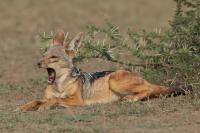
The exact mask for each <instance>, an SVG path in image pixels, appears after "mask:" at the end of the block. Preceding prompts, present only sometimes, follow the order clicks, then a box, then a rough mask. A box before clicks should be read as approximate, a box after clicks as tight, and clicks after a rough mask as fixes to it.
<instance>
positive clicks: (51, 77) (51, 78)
mask: <svg viewBox="0 0 200 133" xmlns="http://www.w3.org/2000/svg"><path fill="white" fill-rule="evenodd" d="M47 72H48V84H53V83H54V81H55V78H56V72H55V70H54V69H52V68H47Z"/></svg>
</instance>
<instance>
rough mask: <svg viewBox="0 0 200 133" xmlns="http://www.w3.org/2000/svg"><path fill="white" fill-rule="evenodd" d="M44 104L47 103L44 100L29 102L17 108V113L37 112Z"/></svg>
mask: <svg viewBox="0 0 200 133" xmlns="http://www.w3.org/2000/svg"><path fill="white" fill-rule="evenodd" d="M44 103H45V101H43V100H34V101H31V102H28V103H26V104H24V105H22V106H19V107H17V109H15V111H31V110H37V109H38V108H39V107H40V106H41V105H42V104H44Z"/></svg>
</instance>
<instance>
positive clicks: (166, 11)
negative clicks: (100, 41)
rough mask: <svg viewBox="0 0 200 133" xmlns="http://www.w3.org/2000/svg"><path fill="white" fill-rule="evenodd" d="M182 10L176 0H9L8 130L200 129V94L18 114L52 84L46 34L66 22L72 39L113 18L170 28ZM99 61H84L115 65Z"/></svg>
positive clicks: (1, 80)
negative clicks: (43, 46)
mask: <svg viewBox="0 0 200 133" xmlns="http://www.w3.org/2000/svg"><path fill="white" fill-rule="evenodd" d="M174 10H175V3H174V2H173V1H172V0H165V1H164V0H151V1H150V0H124V1H122V0H84V1H83V0H73V1H72V0H59V1H58V0H40V1H36V0H35V1H33V0H2V1H1V2H0V62H1V65H0V132H1V133H7V132H16V133H20V132H29V133H32V132H33V133H35V132H42V133H44V132H50V133H51V132H52V133H55V132H59V133H65V132H77V133H80V132H84V133H89V132H100V133H101V132H102V133H104V132H113V133H122V132H123V133H129V132H130V133H142V132H155V133H160V132H163V133H165V132H166V133H167V132H175V133H178V132H182V133H197V132H199V130H200V115H199V114H200V101H199V100H198V99H195V98H194V97H193V96H180V97H176V98H165V97H161V98H157V99H152V100H147V101H141V102H137V103H127V102H122V103H112V104H108V105H95V106H89V107H73V108H67V109H63V108H54V109H51V110H48V111H44V112H28V113H20V112H13V110H14V109H15V108H16V107H17V105H19V104H22V103H24V102H27V101H29V100H32V99H35V98H40V97H41V96H42V93H41V92H42V91H43V89H44V87H45V84H46V79H45V77H46V71H45V70H40V69H38V68H37V67H36V66H35V64H36V61H37V60H38V59H39V57H40V56H41V52H40V50H39V49H40V40H39V37H38V35H39V33H42V32H51V31H55V30H56V29H60V28H63V29H64V30H66V31H68V32H70V37H72V36H73V35H75V34H76V33H77V32H79V31H84V27H85V26H86V25H89V24H96V25H101V24H102V23H103V22H104V20H105V19H109V20H110V21H111V22H114V23H115V24H117V25H119V27H120V29H121V30H122V32H125V31H126V30H127V29H128V28H131V29H134V30H137V31H138V30H141V29H146V30H149V31H152V30H155V28H162V29H163V30H164V29H167V28H168V20H170V19H171V18H172V16H173V12H174ZM91 62H95V65H92V66H90V65H88V64H89V62H84V63H81V64H80V67H81V68H82V69H83V70H87V71H89V70H100V69H109V68H111V66H112V67H113V64H112V63H110V62H105V61H102V60H92V61H91ZM93 64H94V63H93ZM102 64H104V65H103V67H100V66H102ZM119 67H120V66H117V65H116V66H115V68H119Z"/></svg>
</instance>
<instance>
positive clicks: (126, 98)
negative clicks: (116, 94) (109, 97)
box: [122, 96, 138, 102]
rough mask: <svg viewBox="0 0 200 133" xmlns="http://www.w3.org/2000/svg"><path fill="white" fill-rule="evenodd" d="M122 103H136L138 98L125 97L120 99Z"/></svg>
mask: <svg viewBox="0 0 200 133" xmlns="http://www.w3.org/2000/svg"><path fill="white" fill-rule="evenodd" d="M122 101H127V102H136V101H138V98H137V97H135V96H125V97H123V98H122Z"/></svg>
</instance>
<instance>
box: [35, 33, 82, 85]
mask: <svg viewBox="0 0 200 133" xmlns="http://www.w3.org/2000/svg"><path fill="white" fill-rule="evenodd" d="M81 37H82V33H79V34H77V35H76V36H75V37H74V39H72V40H71V42H70V43H69V44H68V45H64V39H65V33H64V32H63V31H59V32H57V33H56V34H55V36H54V37H53V42H52V43H51V44H50V46H49V48H48V50H47V51H46V52H45V53H44V54H43V57H42V58H41V59H40V61H39V62H38V63H37V65H38V67H40V68H45V69H47V72H48V83H49V84H53V83H54V81H55V79H56V75H58V73H59V72H61V71H62V70H66V69H67V70H70V69H72V68H73V63H72V59H73V58H74V56H75V53H76V51H77V49H78V47H79V46H80V44H81Z"/></svg>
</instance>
